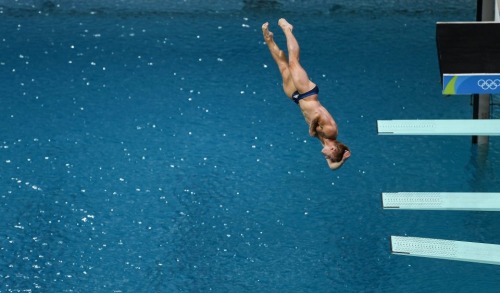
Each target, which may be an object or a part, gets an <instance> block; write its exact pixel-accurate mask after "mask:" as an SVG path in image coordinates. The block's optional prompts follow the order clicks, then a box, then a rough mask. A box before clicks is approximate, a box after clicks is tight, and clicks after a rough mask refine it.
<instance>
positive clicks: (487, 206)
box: [382, 192, 500, 211]
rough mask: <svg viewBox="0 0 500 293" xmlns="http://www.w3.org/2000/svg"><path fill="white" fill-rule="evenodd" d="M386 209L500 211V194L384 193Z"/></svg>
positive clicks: (383, 200) (383, 203) (384, 206)
mask: <svg viewBox="0 0 500 293" xmlns="http://www.w3.org/2000/svg"><path fill="white" fill-rule="evenodd" d="M382 205H383V208H384V209H401V210H455V211H500V193H480V192H477V193H476V192H384V193H382Z"/></svg>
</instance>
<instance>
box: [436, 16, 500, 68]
mask: <svg viewBox="0 0 500 293" xmlns="http://www.w3.org/2000/svg"><path fill="white" fill-rule="evenodd" d="M498 40H500V23H499V22H486V21H482V22H438V23H437V24H436V42H437V50H438V59H439V67H440V71H441V76H443V74H447V73H497V74H500V42H499V41H498Z"/></svg>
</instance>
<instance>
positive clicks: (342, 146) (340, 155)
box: [332, 141, 350, 163]
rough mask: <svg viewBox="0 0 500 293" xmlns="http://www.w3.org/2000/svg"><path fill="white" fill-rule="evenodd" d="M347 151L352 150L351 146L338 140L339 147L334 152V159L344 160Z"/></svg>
mask: <svg viewBox="0 0 500 293" xmlns="http://www.w3.org/2000/svg"><path fill="white" fill-rule="evenodd" d="M345 152H350V150H349V148H348V147H347V146H346V145H345V144H343V143H341V142H340V141H337V149H336V151H335V153H334V154H333V158H332V161H333V162H335V163H338V162H340V161H342V158H343V157H344V154H345Z"/></svg>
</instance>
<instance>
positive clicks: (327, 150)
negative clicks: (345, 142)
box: [321, 145, 337, 161]
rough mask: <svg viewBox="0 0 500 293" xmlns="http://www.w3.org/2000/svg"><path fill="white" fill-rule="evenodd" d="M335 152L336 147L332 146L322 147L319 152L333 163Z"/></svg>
mask: <svg viewBox="0 0 500 293" xmlns="http://www.w3.org/2000/svg"><path fill="white" fill-rule="evenodd" d="M336 151H337V147H336V146H334V145H331V146H324V147H323V149H322V150H321V153H322V154H323V156H325V158H327V159H329V160H333V161H335V152H336Z"/></svg>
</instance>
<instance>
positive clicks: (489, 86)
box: [477, 79, 500, 90]
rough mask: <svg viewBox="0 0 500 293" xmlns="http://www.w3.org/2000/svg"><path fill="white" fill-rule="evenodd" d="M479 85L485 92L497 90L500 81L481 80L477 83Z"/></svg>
mask: <svg viewBox="0 0 500 293" xmlns="http://www.w3.org/2000/svg"><path fill="white" fill-rule="evenodd" d="M477 85H478V86H479V87H481V88H482V89H483V90H495V89H497V88H499V87H500V79H495V80H492V79H487V80H484V79H480V80H478V81H477Z"/></svg>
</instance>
